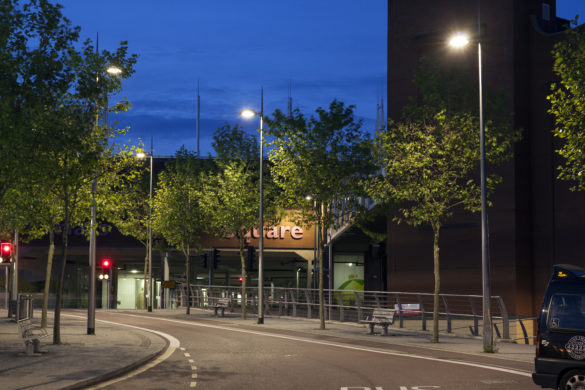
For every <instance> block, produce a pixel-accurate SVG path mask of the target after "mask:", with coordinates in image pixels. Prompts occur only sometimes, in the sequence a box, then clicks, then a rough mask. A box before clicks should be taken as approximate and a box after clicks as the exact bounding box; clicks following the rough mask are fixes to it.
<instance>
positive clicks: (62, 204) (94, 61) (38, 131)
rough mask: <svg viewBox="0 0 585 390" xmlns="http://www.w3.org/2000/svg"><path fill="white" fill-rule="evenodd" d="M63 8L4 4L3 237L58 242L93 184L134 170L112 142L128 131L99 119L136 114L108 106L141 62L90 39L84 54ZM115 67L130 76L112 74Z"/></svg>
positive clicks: (0, 18) (0, 46) (83, 212)
mask: <svg viewBox="0 0 585 390" xmlns="http://www.w3.org/2000/svg"><path fill="white" fill-rule="evenodd" d="M61 8H62V7H61V6H60V5H53V4H51V3H50V2H49V1H46V0H29V1H19V0H12V1H2V2H1V4H0V11H1V12H0V89H1V90H2V99H0V126H1V131H0V153H1V154H2V157H3V158H2V159H0V171H1V172H2V175H1V176H0V213H1V214H2V215H1V216H0V223H1V224H2V226H1V227H0V230H8V229H18V230H19V231H21V232H22V233H24V234H26V235H28V236H29V237H37V236H39V235H41V234H42V233H41V232H43V231H47V232H49V233H50V237H51V238H52V237H53V232H54V230H55V226H56V225H57V223H60V222H63V223H64V225H65V230H67V228H68V227H69V226H71V224H72V223H83V222H84V220H86V219H87V218H84V216H87V217H89V203H90V194H91V182H92V181H94V180H99V179H100V178H103V177H105V176H108V178H109V181H110V182H112V181H114V180H117V179H118V178H122V177H123V176H124V175H125V174H127V173H128V172H129V170H131V168H130V167H129V164H128V162H129V161H130V160H128V153H127V152H128V151H127V150H126V148H125V147H119V146H118V145H116V144H115V143H112V142H109V141H110V140H111V139H112V138H114V137H116V136H117V135H119V134H121V133H124V132H125V131H126V130H125V129H115V128H112V127H110V126H108V125H107V121H100V115H99V114H100V113H107V112H118V111H120V110H124V109H127V108H129V105H128V103H127V102H125V101H122V102H120V103H116V104H114V105H112V106H111V107H110V106H109V105H108V95H110V94H114V93H117V92H119V91H120V89H121V82H122V79H126V78H128V77H130V76H131V75H132V73H133V72H134V65H135V63H136V58H137V57H136V56H135V55H129V54H128V48H127V45H126V43H125V42H122V43H121V44H120V47H119V48H118V49H117V50H116V51H114V52H109V51H107V50H104V51H102V52H100V53H96V51H95V48H94V46H92V43H91V41H89V40H88V41H86V42H84V43H83V45H82V47H81V49H78V48H77V46H76V42H77V40H78V37H79V28H78V27H71V24H70V22H69V20H67V19H66V18H65V17H64V16H63V15H62V13H61ZM109 65H116V66H118V67H119V68H120V69H122V74H121V75H120V76H119V77H112V76H109V75H107V73H106V66H109ZM114 156H115V157H114ZM112 159H114V160H115V161H111V160H112ZM102 198H103V199H106V198H107V194H105V196H103V197H102ZM62 237H63V243H62V244H63V252H62V253H63V256H62V257H63V259H62V262H61V272H60V282H59V289H58V292H57V304H56V308H55V330H54V332H53V341H54V343H56V344H58V343H60V330H59V329H60V327H59V324H60V319H59V318H60V304H61V300H60V298H61V295H62V290H63V278H64V272H65V264H66V261H67V247H68V235H67V234H63V235H62ZM49 253H50V255H49V259H48V263H49V266H48V267H47V268H48V269H50V262H51V258H50V257H51V253H52V250H51V249H50V250H49ZM49 282H50V274H49V275H48V277H47V280H46V283H49Z"/></svg>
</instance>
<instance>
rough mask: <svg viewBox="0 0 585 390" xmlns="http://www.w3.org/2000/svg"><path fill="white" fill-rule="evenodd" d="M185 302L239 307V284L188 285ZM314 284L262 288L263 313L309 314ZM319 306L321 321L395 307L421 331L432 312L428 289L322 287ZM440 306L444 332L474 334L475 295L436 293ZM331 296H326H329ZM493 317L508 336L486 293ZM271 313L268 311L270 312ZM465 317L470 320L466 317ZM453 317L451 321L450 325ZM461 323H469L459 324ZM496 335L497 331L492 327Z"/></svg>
mask: <svg viewBox="0 0 585 390" xmlns="http://www.w3.org/2000/svg"><path fill="white" fill-rule="evenodd" d="M177 287H178V292H179V294H178V300H179V303H178V305H179V306H183V307H185V306H186V302H187V300H186V297H184V295H185V294H186V289H185V286H184V285H182V284H179V285H178V286H177ZM189 290H190V293H191V294H190V297H191V298H190V304H191V307H200V308H207V307H209V302H210V298H214V297H230V298H231V304H230V311H232V312H233V311H237V310H240V309H241V307H240V306H241V287H240V286H211V287H210V286H203V285H191V286H190V289H189ZM317 292H318V290H317V289H305V288H303V289H297V288H290V287H272V286H268V287H265V288H264V297H265V301H264V305H265V313H266V314H267V315H270V314H273V313H276V314H278V315H279V316H281V317H286V316H292V317H306V318H315V315H318V314H317V313H318V310H315V309H314V308H315V307H316V306H318V305H319V302H318V300H317V299H316V297H317V296H318V295H317ZM324 292H325V294H324V299H325V302H324V305H325V307H327V308H329V309H331V310H327V311H326V312H325V315H326V319H327V320H336V321H340V322H359V321H361V320H363V319H365V317H367V316H368V315H371V311H373V310H374V309H375V308H393V309H396V310H397V315H398V320H399V321H397V322H398V326H399V327H400V328H412V327H413V326H415V327H416V328H417V329H420V330H422V331H427V321H428V319H429V316H431V317H432V315H433V312H432V311H429V310H428V308H432V307H433V305H432V299H433V297H434V294H433V293H413V292H395V291H360V290H330V289H325V290H324ZM439 296H440V309H439V313H438V314H439V319H440V320H441V321H444V322H445V323H446V327H447V328H446V332H447V333H453V331H454V330H458V329H463V328H465V329H467V328H469V329H470V331H471V334H472V335H474V336H477V335H479V328H480V326H479V320H480V319H481V318H482V313H481V312H480V310H478V308H480V307H481V304H482V299H483V297H482V296H481V295H464V294H439ZM330 299H331V301H330ZM246 301H247V305H248V306H249V307H251V310H252V312H257V310H258V290H257V288H254V287H249V288H248V290H247V300H246ZM491 305H492V312H493V318H494V319H497V320H498V322H499V323H500V324H502V334H501V338H503V339H510V330H509V329H510V324H509V321H510V319H509V316H508V312H507V310H506V306H505V304H504V301H503V299H502V298H501V297H500V296H492V297H491ZM271 312H272V313H271ZM469 321H471V322H469ZM454 322H457V323H456V324H455V326H454ZM461 322H469V323H466V324H465V325H462V324H461ZM496 333H497V334H498V337H499V336H500V333H499V330H498V329H497V328H496Z"/></svg>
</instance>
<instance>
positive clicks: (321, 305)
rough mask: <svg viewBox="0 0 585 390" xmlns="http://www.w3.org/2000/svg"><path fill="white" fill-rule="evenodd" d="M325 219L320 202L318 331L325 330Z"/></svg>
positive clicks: (323, 209) (323, 207)
mask: <svg viewBox="0 0 585 390" xmlns="http://www.w3.org/2000/svg"><path fill="white" fill-rule="evenodd" d="M324 217H325V203H324V202H321V223H320V224H319V235H318V238H319V329H322V330H323V329H325V300H324V296H323V274H324V271H323V253H324V248H325V234H326V226H325V223H324V221H323V219H324Z"/></svg>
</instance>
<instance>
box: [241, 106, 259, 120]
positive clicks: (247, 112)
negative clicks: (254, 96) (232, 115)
mask: <svg viewBox="0 0 585 390" xmlns="http://www.w3.org/2000/svg"><path fill="white" fill-rule="evenodd" d="M240 115H241V116H242V117H244V118H246V119H250V118H253V117H254V116H255V115H256V112H255V111H254V110H250V109H249V108H246V109H245V110H242V112H240Z"/></svg>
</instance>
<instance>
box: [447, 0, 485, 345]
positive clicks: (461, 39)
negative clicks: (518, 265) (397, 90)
mask: <svg viewBox="0 0 585 390" xmlns="http://www.w3.org/2000/svg"><path fill="white" fill-rule="evenodd" d="M468 43H469V37H467V36H466V35H465V34H463V33H460V32H459V33H457V34H455V35H454V36H453V37H451V39H450V40H449V44H450V45H451V46H453V47H464V46H466V45H467V44H468ZM477 68H478V79H479V149H480V176H481V178H480V180H481V267H482V291H483V348H484V350H485V351H493V349H494V334H493V329H492V310H491V306H490V297H491V278H490V256H489V228H488V215H487V195H486V168H485V166H486V158H485V126H484V117H483V76H482V60H481V0H477Z"/></svg>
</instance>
